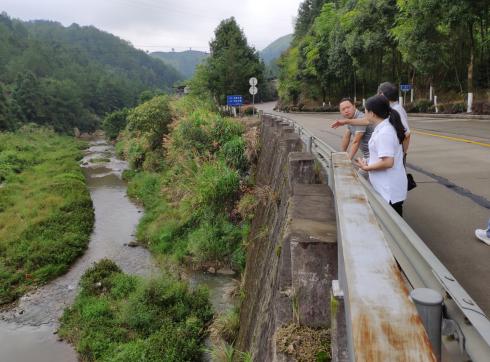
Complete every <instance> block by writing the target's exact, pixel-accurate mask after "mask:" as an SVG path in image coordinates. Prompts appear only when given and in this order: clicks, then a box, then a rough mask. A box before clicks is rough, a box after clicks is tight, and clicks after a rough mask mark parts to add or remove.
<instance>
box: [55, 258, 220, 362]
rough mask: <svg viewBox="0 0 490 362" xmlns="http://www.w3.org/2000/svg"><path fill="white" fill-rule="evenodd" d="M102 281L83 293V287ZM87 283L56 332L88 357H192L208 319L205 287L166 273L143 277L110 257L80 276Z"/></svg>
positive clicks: (195, 355)
mask: <svg viewBox="0 0 490 362" xmlns="http://www.w3.org/2000/svg"><path fill="white" fill-rule="evenodd" d="M96 280H102V281H103V282H102V283H103V285H104V286H105V287H106V289H105V290H104V292H103V293H100V288H97V289H96V290H95V291H94V293H92V292H91V293H87V290H86V286H87V283H88V285H89V286H91V285H92V283H93V282H94V281H96ZM82 281H83V282H84V283H85V284H84V285H85V286H83V287H82V291H81V293H80V294H79V295H78V296H77V297H76V299H75V302H74V303H73V305H72V306H71V307H70V308H68V309H67V310H65V312H64V314H63V317H62V318H61V327H60V330H59V335H60V336H61V337H62V338H65V339H67V340H68V341H70V342H72V343H73V344H74V345H75V346H76V348H77V351H78V352H79V353H80V357H81V359H82V360H86V361H96V360H101V361H140V360H144V361H155V362H156V361H196V360H200V359H201V350H202V347H203V340H204V337H205V333H206V328H205V326H206V324H207V323H208V322H209V321H210V319H211V317H212V310H211V305H210V303H209V301H208V293H207V291H206V290H204V289H201V288H198V289H196V290H191V289H189V287H188V286H187V284H186V283H184V282H180V281H177V280H175V279H174V278H173V277H171V276H170V275H165V276H163V277H161V278H159V279H153V280H149V281H144V280H143V279H141V278H139V277H135V276H129V275H126V274H124V273H121V272H120V270H119V268H118V267H117V266H116V265H115V264H114V263H112V262H111V261H109V260H103V261H101V262H99V263H97V264H95V265H94V266H93V267H92V268H91V269H90V270H89V271H87V272H86V274H84V276H83V277H82Z"/></svg>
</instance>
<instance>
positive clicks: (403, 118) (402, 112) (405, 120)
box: [398, 107, 410, 134]
mask: <svg viewBox="0 0 490 362" xmlns="http://www.w3.org/2000/svg"><path fill="white" fill-rule="evenodd" d="M398 113H400V119H401V121H402V124H403V127H405V134H407V133H410V127H409V126H408V116H407V112H405V109H404V108H403V107H400V109H399V110H398Z"/></svg>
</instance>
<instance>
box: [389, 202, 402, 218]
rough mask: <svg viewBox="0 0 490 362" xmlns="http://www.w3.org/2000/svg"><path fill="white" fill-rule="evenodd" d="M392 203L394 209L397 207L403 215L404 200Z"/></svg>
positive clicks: (398, 211)
mask: <svg viewBox="0 0 490 362" xmlns="http://www.w3.org/2000/svg"><path fill="white" fill-rule="evenodd" d="M390 205H391V207H392V208H393V209H395V211H396V212H397V213H398V215H400V216H401V217H403V201H399V202H395V203H394V204H392V203H391V201H390Z"/></svg>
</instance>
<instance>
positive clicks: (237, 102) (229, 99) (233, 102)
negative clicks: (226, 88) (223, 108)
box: [226, 95, 243, 116]
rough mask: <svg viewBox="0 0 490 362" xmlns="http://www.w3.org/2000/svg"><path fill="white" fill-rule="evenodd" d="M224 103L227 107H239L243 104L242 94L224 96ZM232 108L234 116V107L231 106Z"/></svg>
mask: <svg viewBox="0 0 490 362" xmlns="http://www.w3.org/2000/svg"><path fill="white" fill-rule="evenodd" d="M226 105H227V106H229V107H240V106H241V105H243V96H240V95H233V96H226ZM233 110H234V114H235V116H236V111H235V108H233Z"/></svg>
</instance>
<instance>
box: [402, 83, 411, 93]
mask: <svg viewBox="0 0 490 362" xmlns="http://www.w3.org/2000/svg"><path fill="white" fill-rule="evenodd" d="M411 89H412V85H411V84H400V90H401V91H402V92H410V90H411Z"/></svg>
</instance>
